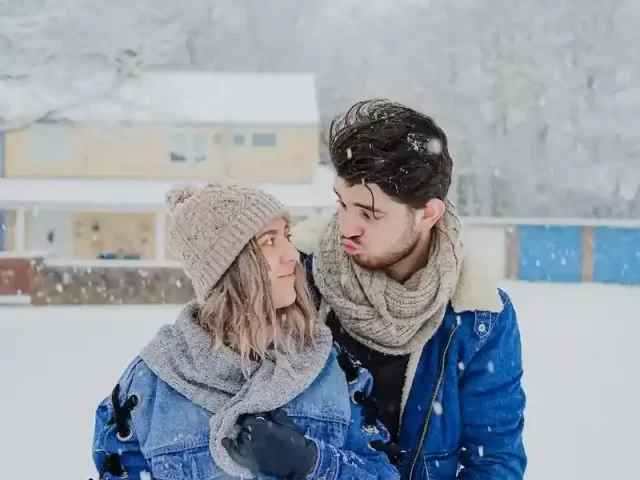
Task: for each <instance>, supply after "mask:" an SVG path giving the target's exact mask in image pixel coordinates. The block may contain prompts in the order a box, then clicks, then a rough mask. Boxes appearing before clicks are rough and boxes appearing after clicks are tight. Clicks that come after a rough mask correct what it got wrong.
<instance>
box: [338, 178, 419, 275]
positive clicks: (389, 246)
mask: <svg viewBox="0 0 640 480" xmlns="http://www.w3.org/2000/svg"><path fill="white" fill-rule="evenodd" d="M334 191H335V192H336V195H337V196H338V203H339V206H340V209H339V213H338V218H339V223H340V234H341V236H342V244H343V247H344V249H345V251H346V252H347V253H348V254H349V255H351V256H352V257H353V260H354V261H355V262H356V263H357V264H358V265H360V266H362V267H364V268H369V269H372V270H374V269H384V268H387V267H389V266H391V265H393V264H395V263H397V262H398V261H400V260H402V259H403V258H405V257H406V256H407V255H409V254H410V253H412V252H413V251H414V250H415V248H416V247H417V245H418V243H419V240H420V238H421V234H422V232H421V228H422V227H423V225H422V223H423V222H422V219H423V217H424V211H423V210H414V209H411V208H409V207H408V206H407V205H404V204H401V203H399V202H397V201H395V200H394V199H393V198H392V197H390V196H389V195H387V194H386V193H384V192H383V191H382V190H381V189H380V187H378V186H377V185H374V184H356V185H354V186H352V187H350V186H349V185H347V183H346V182H345V181H344V180H343V179H341V178H339V177H337V178H336V180H335V182H334Z"/></svg>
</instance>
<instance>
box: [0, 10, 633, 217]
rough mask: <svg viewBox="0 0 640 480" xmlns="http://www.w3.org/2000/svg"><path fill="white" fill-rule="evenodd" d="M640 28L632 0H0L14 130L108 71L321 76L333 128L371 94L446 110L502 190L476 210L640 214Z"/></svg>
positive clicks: (458, 149) (1, 122)
mask: <svg viewBox="0 0 640 480" xmlns="http://www.w3.org/2000/svg"><path fill="white" fill-rule="evenodd" d="M639 24H640V2H637V1H636V0H537V1H536V2H531V1H529V0H517V1H513V0H421V1H417V0H397V1H394V2H389V1H382V0H379V1H370V0H367V1H365V0H325V1H323V2H300V1H299V0H270V1H269V2H264V1H260V0H244V1H242V2H238V1H236V0H216V1H213V0H185V1H184V2H182V3H178V2H175V0H111V1H109V2H104V1H102V0H0V58H1V59H2V62H0V130H1V129H8V128H15V127H18V126H21V125H24V124H25V123H29V122H30V121H32V120H34V119H36V118H42V117H45V118H46V117H51V116H52V115H54V114H55V110H56V108H57V107H59V106H61V105H63V106H69V105H78V104H82V103H83V102H84V101H86V100H88V99H95V98H96V97H99V96H100V95H101V94H103V93H105V92H108V91H110V90H111V89H113V88H114V87H115V85H116V84H117V81H116V80H114V81H111V82H104V81H95V80H93V75H95V74H96V73H98V72H103V71H105V70H107V71H110V72H113V71H116V70H122V71H125V72H126V71H134V72H144V71H148V70H151V69H158V68H165V69H166V68H172V69H174V68H176V69H181V70H210V69H214V70H216V71H282V72H290V71H303V72H313V73H315V74H316V75H317V78H318V85H319V95H320V108H321V112H322V116H323V119H324V121H325V122H326V121H328V120H329V119H330V118H331V117H333V116H334V115H335V114H336V113H337V112H339V111H341V110H343V109H344V108H346V107H347V106H349V105H350V104H352V103H354V102H355V101H357V100H361V99H363V98H368V97H388V98H391V99H393V100H397V101H400V102H406V103H408V104H410V105H411V106H414V107H415V108H418V109H422V110H424V111H426V112H428V113H429V114H431V115H433V116H434V117H435V118H436V119H437V120H438V122H440V123H441V124H442V125H443V126H444V128H445V130H446V131H447V133H448V135H449V137H450V139H451V149H452V154H453V158H454V159H455V161H456V168H457V171H458V173H459V174H462V173H464V172H471V173H472V174H475V175H478V176H491V177H492V178H493V179H494V181H495V184H496V185H499V186H500V188H499V189H498V190H497V194H496V193H493V192H490V191H489V190H487V189H480V190H479V191H478V192H475V193H474V199H473V200H474V201H473V202H470V205H469V206H468V207H466V208H467V210H468V213H469V214H470V215H481V216H487V215H499V216H512V217H523V216H533V217H548V216H555V217H575V218H585V217H604V218H607V217H629V216H633V217H636V218H640V169H639V168H638V167H637V165H638V163H639V162H640V130H638V128H637V125H638V118H639V115H640V62H638V60H637V59H638V58H640V30H638V28H637V26H638V25H639ZM323 153H324V152H323ZM577 171H579V172H580V175H579V176H577V175H576V172H577ZM470 182H471V183H474V182H473V180H471V181H470ZM470 188H473V187H470ZM492 195H493V196H497V197H498V198H491V196H492ZM463 213H467V212H464V211H463Z"/></svg>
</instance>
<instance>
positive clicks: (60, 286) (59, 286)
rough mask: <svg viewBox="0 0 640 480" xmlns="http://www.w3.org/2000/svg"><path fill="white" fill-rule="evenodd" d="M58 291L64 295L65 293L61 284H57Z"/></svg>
mask: <svg viewBox="0 0 640 480" xmlns="http://www.w3.org/2000/svg"><path fill="white" fill-rule="evenodd" d="M56 290H57V291H58V292H59V293H62V292H63V291H64V287H63V286H62V284H61V283H57V284H56Z"/></svg>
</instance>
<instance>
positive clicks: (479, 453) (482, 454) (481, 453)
mask: <svg viewBox="0 0 640 480" xmlns="http://www.w3.org/2000/svg"><path fill="white" fill-rule="evenodd" d="M478 455H479V456H481V457H484V447H483V446H482V445H478Z"/></svg>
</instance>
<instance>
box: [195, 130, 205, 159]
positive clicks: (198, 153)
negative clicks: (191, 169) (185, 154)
mask: <svg viewBox="0 0 640 480" xmlns="http://www.w3.org/2000/svg"><path fill="white" fill-rule="evenodd" d="M192 140H193V144H192V148H193V150H192V151H191V153H192V155H193V156H192V158H193V161H194V162H204V161H205V160H206V159H207V137H206V136H205V135H204V134H203V133H196V134H195V135H194V136H193V139H192Z"/></svg>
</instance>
